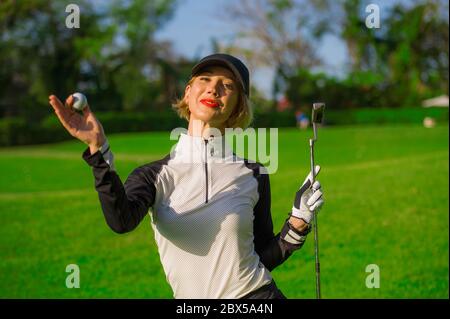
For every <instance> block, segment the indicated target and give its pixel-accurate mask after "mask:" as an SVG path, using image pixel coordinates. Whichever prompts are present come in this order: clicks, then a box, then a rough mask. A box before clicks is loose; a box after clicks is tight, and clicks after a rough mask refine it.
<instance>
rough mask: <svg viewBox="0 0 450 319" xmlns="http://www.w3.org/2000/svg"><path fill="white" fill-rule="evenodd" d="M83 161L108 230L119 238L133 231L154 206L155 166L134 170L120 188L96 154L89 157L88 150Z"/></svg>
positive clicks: (118, 178) (102, 160) (114, 175)
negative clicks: (93, 180) (90, 174)
mask: <svg viewBox="0 0 450 319" xmlns="http://www.w3.org/2000/svg"><path fill="white" fill-rule="evenodd" d="M83 159H84V160H85V161H86V162H87V163H88V164H89V165H90V166H91V167H92V171H93V174H94V177H95V189H96V190H97V192H98V197H99V199H100V204H101V207H102V210H103V214H104V216H105V219H106V222H107V224H108V225H109V227H110V228H111V229H112V230H113V231H114V232H116V233H120V234H122V233H126V232H129V231H132V230H133V229H135V228H136V227H137V226H138V225H139V223H140V222H141V221H142V219H143V218H144V217H145V215H146V214H147V212H148V210H149V208H150V207H151V206H152V205H153V203H154V200H155V194H156V189H155V178H156V173H157V165H156V166H155V165H153V166H152V165H148V166H142V167H139V168H137V169H135V170H134V171H133V172H132V173H131V174H130V175H129V176H128V178H127V180H126V182H125V184H124V185H123V184H122V181H121V180H120V177H119V176H118V175H117V173H116V172H115V171H113V170H111V169H110V167H109V165H108V164H107V163H106V162H105V160H104V159H103V156H102V154H101V153H100V152H96V153H94V154H91V153H90V151H89V148H88V149H87V150H86V151H85V152H84V153H83ZM152 173H153V174H152Z"/></svg>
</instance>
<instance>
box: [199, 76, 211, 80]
mask: <svg viewBox="0 0 450 319" xmlns="http://www.w3.org/2000/svg"><path fill="white" fill-rule="evenodd" d="M200 81H209V78H208V77H206V76H202V77H200Z"/></svg>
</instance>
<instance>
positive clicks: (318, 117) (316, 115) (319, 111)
mask: <svg viewBox="0 0 450 319" xmlns="http://www.w3.org/2000/svg"><path fill="white" fill-rule="evenodd" d="M324 110H325V103H314V104H313V109H312V116H311V122H312V126H313V131H314V138H312V139H309V149H310V158H311V172H312V183H311V185H313V184H314V181H315V176H316V172H315V170H314V142H315V141H317V126H316V124H321V123H322V121H323V113H324ZM314 191H315V189H313V192H314ZM313 227H314V253H315V257H316V297H317V299H320V298H321V294H320V262H319V231H318V229H317V215H316V212H314V213H313Z"/></svg>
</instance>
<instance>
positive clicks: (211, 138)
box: [209, 135, 214, 156]
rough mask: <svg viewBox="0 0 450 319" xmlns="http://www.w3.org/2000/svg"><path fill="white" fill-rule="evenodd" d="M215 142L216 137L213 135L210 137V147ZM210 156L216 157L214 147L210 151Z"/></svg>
mask: <svg viewBox="0 0 450 319" xmlns="http://www.w3.org/2000/svg"><path fill="white" fill-rule="evenodd" d="M213 140H214V135H211V136H210V137H209V142H210V145H211V144H212V142H213ZM212 145H214V144H212ZM209 155H210V156H213V155H214V146H211V148H210V149H209Z"/></svg>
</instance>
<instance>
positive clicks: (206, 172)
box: [205, 140, 208, 204]
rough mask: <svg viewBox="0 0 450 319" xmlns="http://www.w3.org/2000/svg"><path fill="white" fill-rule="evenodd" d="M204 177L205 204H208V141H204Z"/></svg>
mask: <svg viewBox="0 0 450 319" xmlns="http://www.w3.org/2000/svg"><path fill="white" fill-rule="evenodd" d="M205 177H206V194H205V195H206V196H205V204H206V203H208V140H205Z"/></svg>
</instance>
